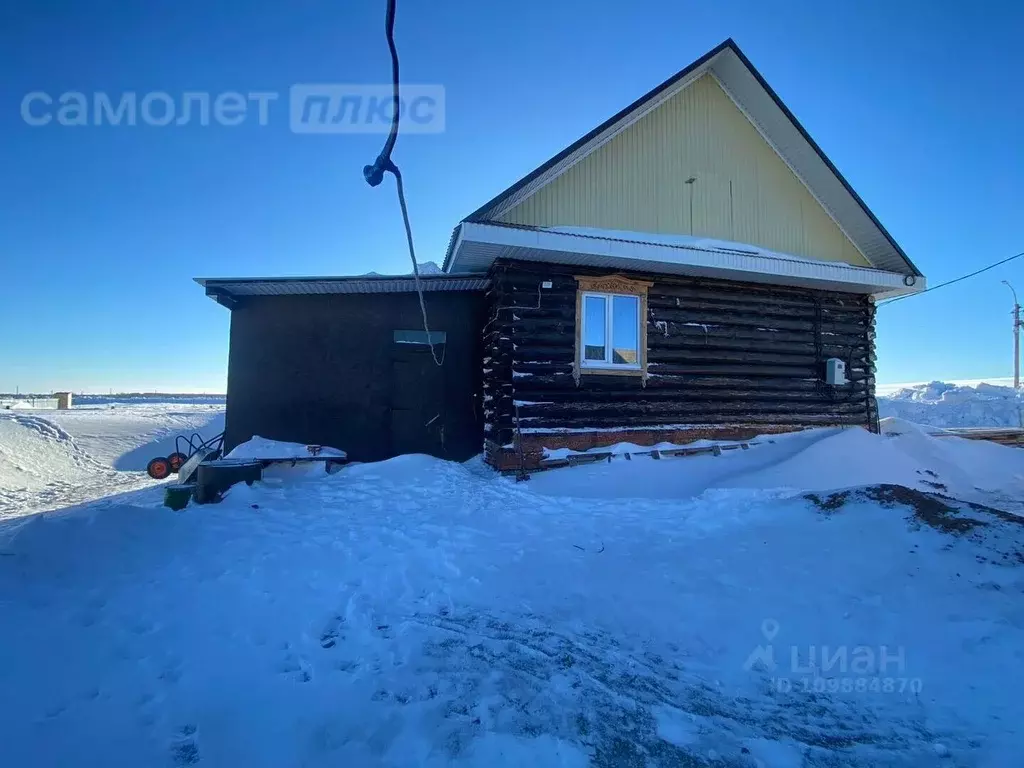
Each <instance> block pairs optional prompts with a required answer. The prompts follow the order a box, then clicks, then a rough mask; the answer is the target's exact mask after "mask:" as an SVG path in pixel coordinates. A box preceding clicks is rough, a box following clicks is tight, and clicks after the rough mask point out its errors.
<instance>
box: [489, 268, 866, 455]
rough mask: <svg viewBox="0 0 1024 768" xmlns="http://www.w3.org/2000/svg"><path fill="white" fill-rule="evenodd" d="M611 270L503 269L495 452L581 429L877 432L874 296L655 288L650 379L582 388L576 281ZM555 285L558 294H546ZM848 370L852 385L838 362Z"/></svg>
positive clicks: (494, 276)
mask: <svg viewBox="0 0 1024 768" xmlns="http://www.w3.org/2000/svg"><path fill="white" fill-rule="evenodd" d="M584 274H586V275H602V274H608V272H607V271H604V272H602V271H600V270H594V269H587V268H582V267H570V266H561V265H549V264H538V263H529V262H513V261H498V262H496V263H495V265H494V266H493V268H492V270H491V283H492V285H491V289H490V295H489V297H488V303H489V309H488V317H489V320H488V322H487V324H486V326H485V329H484V348H485V351H484V419H485V425H486V426H485V430H486V434H485V437H486V438H487V439H488V440H489V441H491V443H492V444H494V445H495V446H508V445H511V444H512V443H513V440H514V437H515V435H516V427H517V424H518V427H519V428H520V429H521V430H522V431H523V432H524V433H526V434H529V433H536V432H538V431H543V430H549V429H550V430H559V429H562V430H564V429H571V430H574V431H578V430H588V429H593V430H609V429H611V428H615V429H620V430H622V429H631V430H643V429H654V428H662V429H671V428H672V427H673V426H675V425H687V426H702V427H709V426H710V427H713V426H722V427H736V426H744V427H751V428H756V427H758V426H764V427H769V426H771V427H780V426H791V427H793V428H800V427H807V426H824V425H860V426H864V427H867V428H870V429H875V428H877V420H878V410H877V404H876V402H875V352H874V339H875V331H874V313H875V307H874V303H873V301H872V300H871V299H870V298H869V297H867V296H864V295H858V294H851V293H839V292H831V291H817V290H810V289H803V288H789V287H782V286H768V285H762V284H756V283H739V282H732V281H724V280H712V279H707V278H691V277H669V276H665V275H651V274H647V273H621V272H620V273H616V274H623V275H625V276H627V277H632V278H636V279H642V280H647V281H652V282H653V283H654V285H653V286H652V287H651V289H650V290H649V293H648V301H647V304H648V317H647V340H648V373H649V377H648V378H647V380H646V382H644V381H643V380H642V379H641V378H640V377H639V376H636V377H633V376H602V375H599V374H591V373H585V374H583V375H581V376H580V377H579V383H578V384H577V381H576V379H575V378H574V377H573V359H574V356H575V323H576V290H577V286H576V281H575V279H574V275H584ZM544 280H550V281H551V282H552V287H551V288H541V287H540V284H541V282H542V281H544ZM830 357H838V358H840V359H842V360H844V361H845V362H846V364H847V378H848V379H849V380H850V382H851V383H849V384H847V385H846V386H844V387H834V388H833V387H828V386H826V385H825V383H824V373H825V363H824V361H825V360H826V359H828V358H830Z"/></svg>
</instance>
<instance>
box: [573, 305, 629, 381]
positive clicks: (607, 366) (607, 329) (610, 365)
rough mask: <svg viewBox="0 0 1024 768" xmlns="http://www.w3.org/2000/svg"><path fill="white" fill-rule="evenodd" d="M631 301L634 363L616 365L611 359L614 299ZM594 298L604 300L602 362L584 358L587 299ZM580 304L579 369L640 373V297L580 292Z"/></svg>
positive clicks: (612, 354)
mask: <svg viewBox="0 0 1024 768" xmlns="http://www.w3.org/2000/svg"><path fill="white" fill-rule="evenodd" d="M616 297H619V298H623V299H632V300H633V301H634V302H635V306H636V347H635V351H636V362H635V363H616V362H615V361H614V360H613V359H612V358H613V357H614V355H615V345H614V338H615V336H614V331H615V298H616ZM588 298H596V299H604V300H605V304H604V350H605V353H604V359H603V360H588V359H587V356H586V350H587V345H586V338H587V312H586V306H587V299H588ZM580 302H581V304H582V305H583V311H582V312H581V313H580V324H581V327H580V339H581V342H580V357H579V364H580V367H581V368H590V369H597V370H613V371H640V370H642V369H643V352H642V351H641V346H640V345H641V342H642V339H641V336H642V334H641V333H640V305H641V301H640V297H639V296H637V295H636V294H635V293H608V292H605V291H580Z"/></svg>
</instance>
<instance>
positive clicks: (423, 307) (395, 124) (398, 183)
mask: <svg viewBox="0 0 1024 768" xmlns="http://www.w3.org/2000/svg"><path fill="white" fill-rule="evenodd" d="M395 3H396V0H387V14H386V15H385V17H384V34H385V35H386V37H387V41H388V50H389V51H390V52H391V92H392V94H393V101H392V113H391V130H390V131H389V132H388V138H387V141H385V142H384V147H383V149H381V151H380V154H379V155H377V159H376V160H374V162H373V165H366V166H363V178H364V179H366V183H367V184H369V185H370V186H371V187H376V186H380V183H381V182H382V181H383V180H384V174H385V173H390V174H391V175H392V176H394V177H395V187H396V189H397V190H398V205H399V207H400V208H401V209H402V222H403V223H404V224H405V239H406V241H407V242H408V245H409V258H410V259H411V260H412V275H413V281H414V282H415V283H416V295H417V296H418V297H419V300H420V314H421V315H423V330H424V332H425V333H426V334H427V343H428V344H429V345H430V356H431V357H433V358H434V363H436V364H437V365H438V366H441V365H443V364H444V353H442V354H441V357H438V356H437V350H435V349H434V337H433V336H432V335H431V333H430V323H429V322H428V321H427V302H426V300H425V299H424V298H423V285H422V283H421V282H420V267H419V264H417V263H416V248H415V246H414V245H413V238H412V225H411V224H410V223H409V208H408V206H407V205H406V202H405V187H404V186H403V184H402V172H401V171H399V170H398V166H397V165H395V163H394V162H393V161H392V159H391V153H392V152H393V151H394V149H395V142H396V141H398V128H399V122H400V117H401V114H400V113H401V107H402V101H401V79H400V78H399V67H398V48H397V47H396V46H395ZM446 351H447V348H446Z"/></svg>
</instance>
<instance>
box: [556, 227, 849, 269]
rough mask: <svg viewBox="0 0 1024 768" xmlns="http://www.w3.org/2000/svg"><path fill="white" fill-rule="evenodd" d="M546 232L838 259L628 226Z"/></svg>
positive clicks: (783, 256) (793, 258)
mask: <svg viewBox="0 0 1024 768" xmlns="http://www.w3.org/2000/svg"><path fill="white" fill-rule="evenodd" d="M544 229H545V231H547V232H553V233H555V234H559V235H577V236H579V237H593V238H597V239H600V240H620V241H622V242H627V243H650V244H652V245H665V246H668V247H670V248H683V249H686V250H696V251H712V252H716V253H729V254H733V255H737V254H738V255H740V256H764V257H768V258H771V259H782V260H784V261H802V262H807V263H809V264H827V265H829V266H834V265H835V262H832V261H822V260H821V259H811V258H808V257H806V256H796V255H794V254H791V253H782V252H780V251H771V250H768V249H767V248H762V247H761V246H759V245H752V244H750V243H740V242H735V241H733V240H716V239H715V238H711V237H697V236H695V235H677V234H665V233H657V232H631V231H629V230H625V229H600V228H598V227H545V228H544Z"/></svg>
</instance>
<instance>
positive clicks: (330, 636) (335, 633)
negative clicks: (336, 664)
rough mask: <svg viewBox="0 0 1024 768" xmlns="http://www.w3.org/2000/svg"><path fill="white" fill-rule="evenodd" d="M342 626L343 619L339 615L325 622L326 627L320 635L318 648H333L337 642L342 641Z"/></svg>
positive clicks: (343, 637)
mask: <svg viewBox="0 0 1024 768" xmlns="http://www.w3.org/2000/svg"><path fill="white" fill-rule="evenodd" d="M344 624H345V617H344V616H341V615H337V616H335V617H333V618H332V619H331V620H330V621H329V622H327V626H326V627H324V631H323V632H322V633H321V634H320V647H321V648H333V647H334V646H335V645H337V643H338V641H339V640H344V639H345V636H344V635H343V634H342V633H341V630H342V627H343V625H344Z"/></svg>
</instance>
